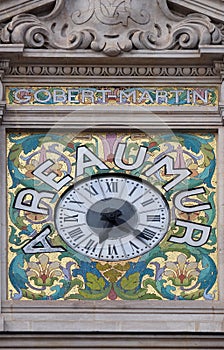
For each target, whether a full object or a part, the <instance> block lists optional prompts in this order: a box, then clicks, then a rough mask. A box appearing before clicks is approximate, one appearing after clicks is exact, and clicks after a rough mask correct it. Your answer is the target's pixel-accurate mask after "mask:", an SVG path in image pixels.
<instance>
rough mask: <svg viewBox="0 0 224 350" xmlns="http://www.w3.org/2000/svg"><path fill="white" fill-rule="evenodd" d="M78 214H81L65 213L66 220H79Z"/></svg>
mask: <svg viewBox="0 0 224 350" xmlns="http://www.w3.org/2000/svg"><path fill="white" fill-rule="evenodd" d="M78 216H79V215H78V214H75V215H71V216H69V215H67V214H65V216H64V222H70V221H75V222H78Z"/></svg>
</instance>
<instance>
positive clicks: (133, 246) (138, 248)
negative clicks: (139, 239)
mask: <svg viewBox="0 0 224 350" xmlns="http://www.w3.org/2000/svg"><path fill="white" fill-rule="evenodd" d="M129 244H130V246H131V249H132V251H133V252H134V251H135V252H137V253H138V252H139V250H140V247H139V246H137V244H134V243H133V242H132V241H129Z"/></svg>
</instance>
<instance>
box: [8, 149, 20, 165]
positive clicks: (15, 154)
mask: <svg viewBox="0 0 224 350" xmlns="http://www.w3.org/2000/svg"><path fill="white" fill-rule="evenodd" d="M21 152H22V145H13V146H12V147H11V151H10V153H9V159H10V160H11V161H12V162H13V163H14V165H15V166H16V167H19V155H20V153H21Z"/></svg>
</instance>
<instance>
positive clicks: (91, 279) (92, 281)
mask: <svg viewBox="0 0 224 350" xmlns="http://www.w3.org/2000/svg"><path fill="white" fill-rule="evenodd" d="M86 278H87V283H86V285H87V286H88V287H89V288H90V289H92V290H101V289H103V288H104V287H105V281H104V279H103V277H100V278H98V277H97V276H96V275H94V274H93V273H90V272H87V274H86Z"/></svg>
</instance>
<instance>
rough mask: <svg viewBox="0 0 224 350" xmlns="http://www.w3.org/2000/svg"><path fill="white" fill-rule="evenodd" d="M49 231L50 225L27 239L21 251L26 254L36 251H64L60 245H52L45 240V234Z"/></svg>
mask: <svg viewBox="0 0 224 350" xmlns="http://www.w3.org/2000/svg"><path fill="white" fill-rule="evenodd" d="M50 233H51V228H50V226H47V227H46V228H45V229H44V230H43V231H41V232H40V233H39V234H38V235H37V236H36V237H34V238H33V239H32V240H31V241H29V242H28V243H27V244H26V245H25V246H24V247H23V251H24V253H26V254H36V253H52V252H64V251H65V249H64V248H62V247H52V246H51V245H50V243H49V242H48V240H47V236H48V235H49V234H50Z"/></svg>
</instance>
